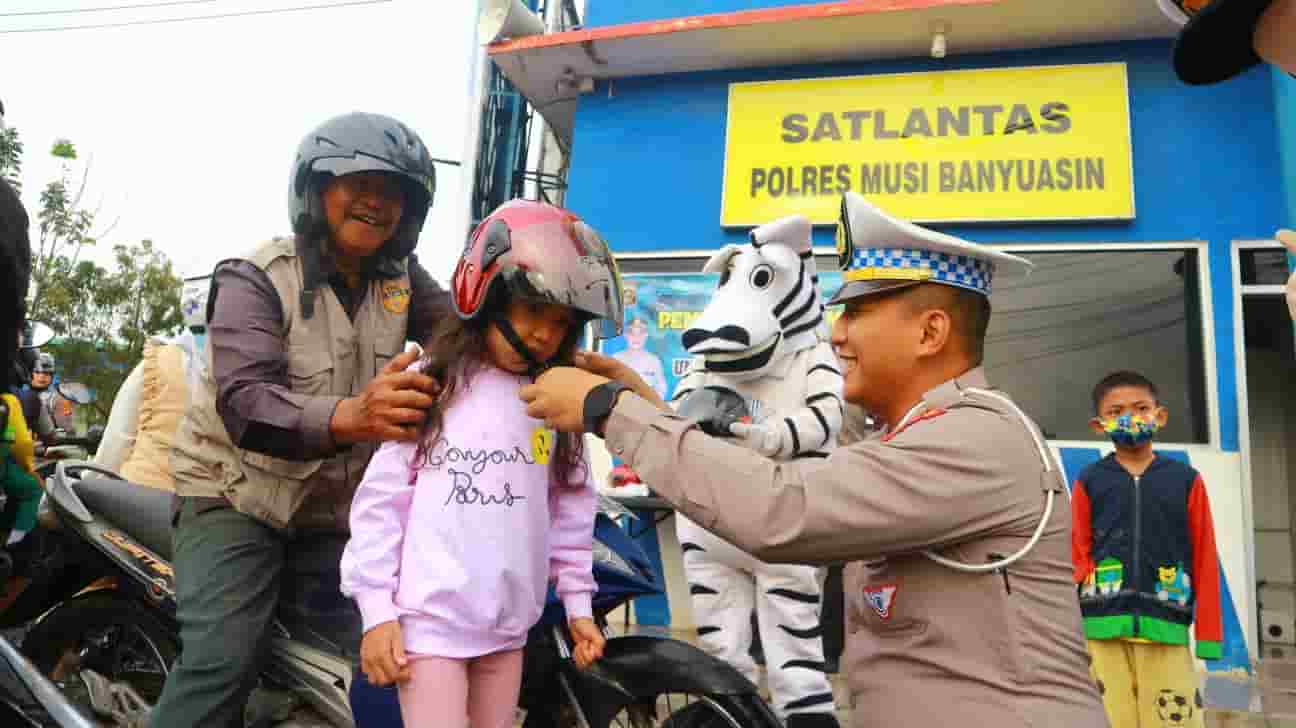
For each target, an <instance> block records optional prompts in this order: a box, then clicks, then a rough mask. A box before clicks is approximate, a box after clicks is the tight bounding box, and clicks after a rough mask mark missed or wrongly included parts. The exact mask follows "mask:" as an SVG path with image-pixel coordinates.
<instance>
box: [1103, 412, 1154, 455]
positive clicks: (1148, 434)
mask: <svg viewBox="0 0 1296 728" xmlns="http://www.w3.org/2000/svg"><path fill="white" fill-rule="evenodd" d="M1102 425H1103V430H1105V431H1106V432H1107V437H1110V438H1111V441H1112V442H1114V443H1115V444H1116V445H1117V447H1137V446H1139V445H1142V444H1143V443H1145V442H1150V441H1151V440H1152V438H1153V437H1155V436H1156V433H1157V430H1160V429H1161V426H1160V425H1158V424H1157V423H1156V421H1155V420H1152V419H1147V418H1144V417H1141V416H1138V415H1121V416H1120V417H1117V418H1115V419H1106V420H1103V422H1102Z"/></svg>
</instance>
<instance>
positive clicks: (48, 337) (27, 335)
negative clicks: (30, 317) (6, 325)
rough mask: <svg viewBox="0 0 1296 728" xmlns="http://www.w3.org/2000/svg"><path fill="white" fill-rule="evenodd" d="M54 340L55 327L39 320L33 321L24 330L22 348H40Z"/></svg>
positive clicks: (20, 346) (19, 346)
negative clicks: (52, 327)
mask: <svg viewBox="0 0 1296 728" xmlns="http://www.w3.org/2000/svg"><path fill="white" fill-rule="evenodd" d="M53 340H54V329H51V328H50V327H49V326H46V325H45V324H43V323H41V322H39V321H32V322H30V323H29V324H28V325H27V327H26V328H25V329H24V330H23V336H22V341H21V342H19V344H18V348H20V349H39V348H41V347H42V346H45V345H46V344H48V343H50V342H51V341H53Z"/></svg>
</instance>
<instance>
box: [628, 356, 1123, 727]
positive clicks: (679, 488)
mask: <svg viewBox="0 0 1296 728" xmlns="http://www.w3.org/2000/svg"><path fill="white" fill-rule="evenodd" d="M986 387H987V383H986V381H985V376H984V374H983V373H982V371H981V370H980V369H976V370H973V371H970V372H968V373H966V374H965V375H963V376H962V377H959V378H957V379H955V380H953V381H950V382H947V383H945V384H943V385H941V386H940V387H937V388H936V389H933V390H932V391H930V392H928V393H927V394H926V395H925V396H924V399H923V402H922V404H921V405H920V407H918V408H916V411H915V412H914V413H912V414H911V417H909V418H908V422H907V424H905V425H904V426H903V427H902V428H900V429H897V431H895V432H893V433H889V434H886V435H878V436H874V437H870V438H868V439H865V440H862V441H859V442H855V443H853V444H850V445H849V446H846V447H841V448H838V449H836V450H834V451H833V452H832V453H831V455H830V456H829V457H828V458H827V459H822V460H808V461H798V462H791V463H787V462H774V461H772V460H768V459H765V458H761V457H759V456H757V455H754V454H753V453H752V452H751V451H749V450H746V449H743V448H740V447H737V446H735V445H732V444H729V443H726V442H723V441H721V440H717V439H713V438H710V437H707V436H706V435H704V434H702V433H701V432H699V431H697V430H696V429H694V428H693V427H692V426H691V424H690V423H689V422H688V421H686V420H684V419H682V418H679V417H678V416H675V415H673V414H670V413H665V412H662V411H660V410H658V409H656V408H655V407H653V406H652V405H650V404H649V403H648V402H646V401H644V400H643V399H641V398H639V397H637V396H635V395H633V394H626V395H624V396H622V397H621V398H620V400H619V402H618V403H617V406H616V408H615V409H614V410H613V412H612V415H611V416H610V417H609V418H608V421H607V427H606V436H607V443H608V446H609V448H610V450H611V451H612V452H613V453H614V454H615V455H617V456H618V457H620V458H622V459H623V460H625V461H626V462H627V463H628V464H629V465H630V466H631V467H632V468H634V470H635V472H637V473H638V474H639V475H640V477H641V478H643V480H644V481H645V482H648V483H652V484H653V489H654V490H655V491H656V492H657V493H658V494H660V495H661V496H662V497H663V498H665V499H667V500H669V501H670V502H671V503H673V504H674V505H675V506H676V507H677V508H678V509H679V510H680V512H682V513H684V514H685V515H687V516H688V517H689V518H691V519H693V520H694V521H696V522H697V523H699V524H701V525H702V526H703V527H705V528H707V529H710V530H713V531H715V532H716V533H717V534H718V535H720V536H721V537H723V538H725V539H726V540H728V541H730V542H732V543H734V544H736V545H738V546H739V547H740V548H742V549H744V550H746V551H748V552H750V553H752V554H753V555H754V556H756V557H757V558H760V559H762V560H765V561H772V562H799V563H810V564H828V563H840V562H850V563H849V564H848V566H847V568H846V571H845V593H846V626H847V631H848V634H847V637H846V642H847V645H846V654H845V656H844V658H843V669H844V670H845V671H846V672H847V677H848V681H849V686H850V691H851V699H852V705H853V708H854V710H853V715H854V722H855V725H856V726H857V727H859V728H864V727H865V726H888V727H891V726H934V727H938V728H939V727H942V726H954V725H971V726H982V727H985V728H990V727H993V728H1008V727H1010V726H1032V727H1035V728H1042V727H1044V726H1058V727H1062V726H1066V727H1068V728H1101V727H1102V726H1106V725H1107V718H1106V716H1105V714H1104V712H1103V707H1102V702H1101V700H1100V699H1099V696H1098V692H1097V690H1096V688H1095V686H1094V684H1093V682H1092V679H1091V678H1090V676H1089V669H1088V655H1087V652H1086V650H1085V643H1084V637H1083V633H1082V631H1081V623H1080V608H1079V604H1078V602H1077V599H1076V593H1075V586H1074V584H1073V583H1072V581H1071V550H1070V549H1071V533H1070V508H1069V504H1068V501H1067V493H1066V490H1065V484H1064V481H1063V478H1062V476H1061V475H1060V470H1059V468H1058V465H1057V463H1056V460H1055V458H1053V456H1052V454H1051V453H1050V452H1049V451H1048V450H1047V448H1046V447H1045V446H1044V441H1043V439H1042V438H1041V437H1040V436H1039V433H1038V430H1037V429H1036V428H1035V427H1034V425H1033V424H1030V423H1029V422H1028V421H1027V420H1026V419H1025V417H1024V415H1021V414H1020V412H1019V411H1018V409H1017V408H1016V406H1015V405H1013V404H1012V403H1011V401H1009V400H1008V399H1007V398H1006V397H1005V396H1003V395H1002V394H999V393H996V392H987V391H985V388H986ZM1050 491H1051V492H1052V493H1054V497H1053V501H1054V502H1053V508H1052V513H1051V515H1050V517H1049V519H1048V522H1047V525H1046V527H1045V529H1044V532H1043V535H1042V537H1041V539H1040V540H1039V542H1038V544H1036V546H1035V547H1034V548H1033V549H1032V550H1031V551H1030V552H1029V553H1028V554H1027V555H1026V556H1024V557H1023V558H1021V559H1020V560H1019V561H1017V562H1015V563H1014V564H1012V565H1011V566H1009V567H1008V568H1007V569H1006V571H1004V572H991V573H986V574H966V573H962V572H958V571H954V570H952V569H950V568H947V567H945V566H941V565H938V564H936V563H934V562H933V561H931V560H930V559H928V558H927V557H926V556H924V555H923V554H922V551H924V550H929V549H930V550H934V551H936V552H937V553H939V554H940V555H942V556H945V557H948V558H953V559H956V560H958V561H961V562H965V563H974V564H984V563H987V562H988V561H991V560H994V559H996V555H997V556H1005V555H1010V554H1013V553H1015V552H1017V551H1018V550H1019V549H1021V548H1022V546H1023V545H1025V544H1026V543H1027V541H1029V539H1030V537H1031V536H1032V534H1033V533H1034V532H1035V530H1036V527H1037V525H1038V524H1039V523H1040V519H1041V516H1042V515H1043V513H1044V510H1045V502H1046V494H1047V493H1049V492H1050Z"/></svg>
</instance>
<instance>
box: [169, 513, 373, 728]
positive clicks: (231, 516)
mask: <svg viewBox="0 0 1296 728" xmlns="http://www.w3.org/2000/svg"><path fill="white" fill-rule="evenodd" d="M174 539H175V557H174V565H175V571H176V603H177V615H176V616H177V617H178V619H179V621H180V641H181V654H180V657H179V659H178V660H177V661H176V664H175V666H174V668H173V669H172V672H171V674H170V675H169V676H168V677H167V681H166V686H165V687H164V689H163V691H162V697H161V699H159V701H158V705H157V706H156V707H155V708H154V709H153V711H152V713H151V715H150V716H149V726H150V728H189V727H190V726H202V728H242V725H243V709H244V704H245V703H246V702H247V697H248V694H249V693H250V692H251V691H252V688H253V687H255V686H256V681H257V673H258V671H259V669H260V667H261V661H262V660H263V659H264V657H265V655H266V648H267V647H268V645H269V639H268V634H269V627H270V625H271V623H272V621H273V620H274V618H275V617H279V618H280V620H281V621H282V622H283V623H284V624H285V626H287V628H288V629H289V631H290V632H292V633H293V634H294V635H296V634H298V633H302V634H307V635H310V636H312V637H314V638H315V639H314V641H316V642H319V641H321V640H322V641H325V642H327V643H328V644H331V645H332V646H334V647H335V648H337V649H339V650H341V651H342V652H344V653H345V654H347V655H348V656H351V657H352V658H353V660H356V659H357V656H358V654H359V644H360V635H361V630H362V628H361V621H360V615H359V612H358V611H357V610H356V608H355V605H354V603H353V602H351V600H349V599H347V598H346V597H344V596H342V593H341V592H340V591H339V586H338V584H339V576H338V565H339V563H340V560H341V557H342V549H343V548H344V547H345V546H346V540H347V537H346V535H344V534H337V533H305V532H300V533H295V534H293V533H283V532H279V531H276V530H274V529H272V528H270V527H269V526H267V525H265V524H263V523H261V522H259V521H257V520H254V519H252V518H250V517H248V516H245V515H243V514H242V513H239V512H238V511H236V510H234V509H233V508H231V507H229V506H228V505H227V504H223V501H219V500H214V499H209V498H181V499H180V510H179V514H178V519H177V523H176V531H175V536H174Z"/></svg>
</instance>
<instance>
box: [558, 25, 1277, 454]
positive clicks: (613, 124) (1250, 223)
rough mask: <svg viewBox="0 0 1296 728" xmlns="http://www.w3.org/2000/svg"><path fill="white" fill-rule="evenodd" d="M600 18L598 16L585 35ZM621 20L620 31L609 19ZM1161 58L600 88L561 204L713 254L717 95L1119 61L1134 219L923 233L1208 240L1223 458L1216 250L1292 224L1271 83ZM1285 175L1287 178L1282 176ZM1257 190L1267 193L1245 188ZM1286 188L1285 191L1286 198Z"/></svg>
mask: <svg viewBox="0 0 1296 728" xmlns="http://www.w3.org/2000/svg"><path fill="white" fill-rule="evenodd" d="M605 4H609V3H600V2H598V0H591V4H590V8H591V10H593V9H594V8H597V7H598V6H599V5H605ZM610 4H612V5H615V4H616V3H610ZM756 4H757V3H752V2H740V1H739V0H729V1H728V2H724V3H721V2H717V3H714V6H716V7H717V8H718V7H719V6H722V5H723V6H725V7H724V9H729V10H732V9H738V8H732V7H728V6H731V5H742V6H743V7H747V8H750V7H752V6H754V5H756ZM768 4H769V5H773V4H775V3H773V2H771V3H768ZM779 4H790V3H779ZM649 5H654V6H674V9H675V11H677V12H675V13H674V14H676V15H681V14H682V15H688V14H695V13H696V12H698V10H697V7H696V5H697V3H696V2H690V1H689V0H664V1H662V2H657V3H651V2H626V3H621V7H620V10H619V11H618V12H621V13H623V14H625V13H634V12H635V8H636V7H640V9H641V10H642V9H643V8H647V7H648V6H649ZM686 6H687V7H686ZM762 6H763V4H762ZM711 7H712V6H711V5H708V6H707V12H710V10H711ZM608 10H609V9H606V8H605V10H604V11H605V12H607V11H608ZM665 12H666V11H665V10H662V11H661V12H659V13H658V15H661V14H662V13H665ZM611 17H612V15H611V14H610V13H609V15H606V16H603V17H602V18H600V22H603V21H605V20H607V19H608V18H611ZM639 19H642V18H639ZM623 21H624V18H622V17H620V16H618V18H617V19H616V20H615V22H623ZM1169 57H1170V45H1169V43H1168V42H1166V41H1145V42H1134V43H1120V44H1106V45H1097V46H1078V47H1071V48H1063V49H1054V50H1038V51H1030V52H1017V53H1001V54H991V55H984V56H967V57H953V58H948V59H946V60H945V61H943V62H939V61H932V60H928V59H917V60H905V61H888V62H882V63H869V64H847V65H834V66H797V67H783V68H765V69H753V70H740V71H726V72H711V73H697V74H681V75H672V76H656V77H648V78H636V79H619V80H617V81H615V82H614V84H613V85H612V87H611V88H609V87H608V85H607V83H606V82H604V83H600V85H599V87H598V88H597V89H596V90H595V92H594V93H592V94H588V95H585V96H583V97H582V99H581V102H580V109H579V111H578V112H577V115H576V132H575V143H574V149H573V155H572V160H571V173H570V183H571V189H570V191H569V194H568V196H567V204H568V205H569V206H570V207H571V208H572V209H573V210H575V211H577V212H578V213H579V214H581V215H582V216H583V217H585V218H586V219H587V220H589V221H590V222H591V223H592V224H593V225H594V226H595V227H596V228H597V229H598V230H599V231H600V232H602V233H603V234H604V236H605V237H606V238H607V239H608V241H609V242H610V243H611V244H612V246H613V247H614V248H615V249H616V250H619V251H654V250H678V249H711V248H715V247H718V246H720V245H723V244H724V243H726V242H737V241H741V240H743V239H744V237H745V235H746V231H745V230H743V229H728V230H726V229H724V228H721V227H720V191H721V179H722V170H723V163H724V143H725V120H726V111H727V101H728V84H730V83H732V82H741V81H761V80H776V79H789V78H813V77H832V76H847V75H859V74H880V73H900V72H913V71H935V70H948V69H962V68H994V67H1005V66H1032V65H1051V64H1071V63H1096V62H1110V61H1124V62H1125V63H1127V64H1128V68H1129V86H1130V113H1131V125H1132V134H1133V154H1134V172H1135V203H1136V211H1137V216H1136V218H1135V219H1134V220H1132V221H1129V222H1124V223H1103V224H1076V223H1069V224H1032V225H976V226H970V225H962V226H957V225H955V226H937V227H940V229H943V230H945V231H947V232H951V233H953V234H956V235H960V236H962V237H965V238H968V239H971V240H976V241H980V242H987V243H1048V242H1059V243H1065V242H1157V241H1167V240H1205V241H1208V242H1209V243H1210V253H1209V265H1210V272H1211V295H1212V304H1213V315H1214V320H1215V323H1216V326H1215V331H1214V335H1215V341H1214V353H1215V358H1216V367H1217V372H1218V382H1217V387H1218V390H1217V391H1218V395H1219V401H1220V415H1221V440H1222V442H1221V444H1222V446H1223V448H1224V449H1225V450H1228V451H1236V450H1237V448H1238V422H1237V379H1236V362H1235V357H1234V343H1235V342H1234V332H1233V327H1232V321H1233V290H1232V282H1231V281H1232V262H1231V255H1230V241H1232V240H1234V239H1238V238H1267V237H1270V236H1272V235H1273V232H1274V230H1275V229H1276V228H1277V227H1279V226H1281V225H1282V224H1284V222H1285V221H1286V220H1288V219H1289V215H1290V214H1296V206H1294V207H1293V208H1292V211H1291V212H1289V209H1288V204H1289V202H1288V197H1287V196H1286V194H1285V192H1284V185H1283V184H1282V183H1281V182H1280V180H1281V179H1282V175H1283V168H1282V166H1283V165H1282V164H1281V162H1280V157H1279V143H1278V134H1277V132H1276V125H1275V81H1274V80H1273V79H1272V78H1271V76H1270V74H1269V72H1268V71H1267V70H1265V69H1256V70H1253V71H1251V72H1248V73H1247V74H1245V75H1243V76H1242V77H1240V78H1238V79H1236V80H1234V81H1232V82H1230V83H1226V84H1219V85H1216V86H1208V87H1201V88H1198V87H1188V86H1185V85H1183V84H1181V83H1180V82H1179V81H1178V80H1177V79H1176V78H1175V76H1174V72H1173V70H1172V68H1171V66H1170V62H1169ZM1292 83H1294V84H1296V82H1292ZM1279 95H1280V96H1281V98H1282V100H1283V103H1284V104H1287V106H1286V107H1285V110H1286V113H1290V114H1292V116H1293V117H1294V118H1293V121H1296V105H1293V104H1296V91H1292V90H1291V89H1290V88H1288V87H1287V86H1283V87H1282V88H1281V89H1280V93H1279ZM1288 129H1289V132H1288V134H1287V140H1288V142H1289V148H1288V152H1289V154H1288V158H1289V159H1293V162H1296V157H1293V156H1292V153H1293V152H1296V127H1293V126H1291V125H1290V124H1289V125H1288ZM1288 172H1289V177H1290V176H1292V175H1291V163H1289V165H1288ZM1259 180H1273V183H1272V184H1268V183H1265V184H1257V181H1259ZM1287 187H1288V189H1296V187H1294V186H1293V185H1292V184H1290V183H1289V184H1288V185H1287ZM1293 205H1296V203H1293ZM815 242H816V244H820V245H828V246H830V245H832V244H833V231H832V229H831V228H829V227H823V228H819V229H817V230H816V231H815Z"/></svg>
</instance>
